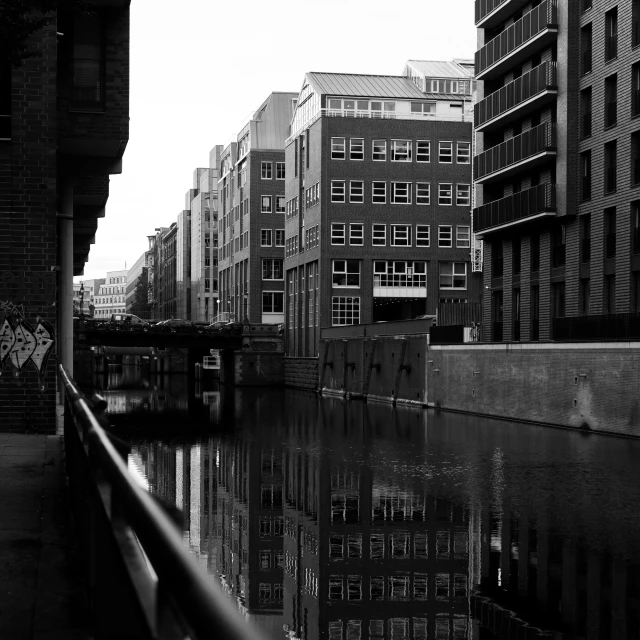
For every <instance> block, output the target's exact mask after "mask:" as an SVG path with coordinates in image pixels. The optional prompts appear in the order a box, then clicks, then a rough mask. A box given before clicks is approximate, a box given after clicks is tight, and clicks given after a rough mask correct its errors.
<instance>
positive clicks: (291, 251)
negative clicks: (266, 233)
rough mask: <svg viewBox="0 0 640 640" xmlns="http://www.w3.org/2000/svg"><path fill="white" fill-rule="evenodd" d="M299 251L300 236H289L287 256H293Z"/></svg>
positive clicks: (286, 249) (285, 253)
mask: <svg viewBox="0 0 640 640" xmlns="http://www.w3.org/2000/svg"><path fill="white" fill-rule="evenodd" d="M296 253H298V236H297V235H295V236H291V237H290V238H287V243H286V248H285V252H284V255H285V258H290V257H291V256H295V255H296Z"/></svg>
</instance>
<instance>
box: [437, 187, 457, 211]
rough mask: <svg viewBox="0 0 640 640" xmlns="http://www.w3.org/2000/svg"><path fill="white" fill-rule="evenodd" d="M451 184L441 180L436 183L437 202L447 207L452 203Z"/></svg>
mask: <svg viewBox="0 0 640 640" xmlns="http://www.w3.org/2000/svg"><path fill="white" fill-rule="evenodd" d="M452 189H453V185H452V184H451V183H450V182H441V183H440V184H439V185H438V204H439V205H442V206H445V207H448V206H451V203H452V199H453V196H452V193H451V191H452Z"/></svg>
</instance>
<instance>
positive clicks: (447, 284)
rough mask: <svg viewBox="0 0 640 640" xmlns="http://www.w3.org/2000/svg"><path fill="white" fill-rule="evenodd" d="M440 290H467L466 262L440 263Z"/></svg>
mask: <svg viewBox="0 0 640 640" xmlns="http://www.w3.org/2000/svg"><path fill="white" fill-rule="evenodd" d="M440 288H441V289H466V288H467V263H466V262H441V263H440Z"/></svg>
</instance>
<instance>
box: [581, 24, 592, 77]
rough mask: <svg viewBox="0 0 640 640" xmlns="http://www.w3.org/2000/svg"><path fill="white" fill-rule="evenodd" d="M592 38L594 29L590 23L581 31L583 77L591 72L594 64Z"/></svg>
mask: <svg viewBox="0 0 640 640" xmlns="http://www.w3.org/2000/svg"><path fill="white" fill-rule="evenodd" d="M592 36H593V27H592V26H591V23H589V24H588V25H587V26H586V27H582V29H581V30H580V54H581V58H582V59H581V61H580V62H581V63H582V75H585V74H586V73H590V72H591V68H592V63H591V57H592V44H591V42H592Z"/></svg>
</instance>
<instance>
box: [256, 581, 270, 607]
mask: <svg viewBox="0 0 640 640" xmlns="http://www.w3.org/2000/svg"><path fill="white" fill-rule="evenodd" d="M258 600H259V601H260V602H269V601H270V600H271V585H270V584H269V583H268V582H261V583H260V586H259V589H258Z"/></svg>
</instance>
